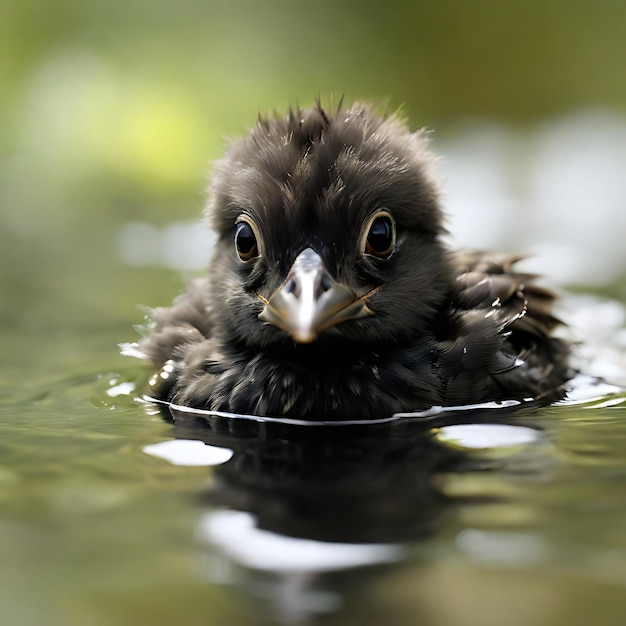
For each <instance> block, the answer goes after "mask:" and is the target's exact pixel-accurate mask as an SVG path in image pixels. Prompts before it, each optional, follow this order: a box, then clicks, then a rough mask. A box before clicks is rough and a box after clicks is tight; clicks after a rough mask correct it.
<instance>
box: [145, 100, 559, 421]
mask: <svg viewBox="0 0 626 626" xmlns="http://www.w3.org/2000/svg"><path fill="white" fill-rule="evenodd" d="M434 162H435V158H434V157H433V156H432V155H431V153H430V152H429V151H428V150H427V137H426V134H425V133H424V132H423V131H418V132H417V133H411V132H409V131H408V130H407V128H406V127H405V125H404V124H403V123H402V122H400V121H399V120H398V119H397V118H395V117H384V116H379V115H377V114H375V113H374V112H372V110H371V109H369V108H368V107H365V106H360V105H354V106H352V107H351V108H343V107H341V106H340V107H339V108H338V109H337V110H336V111H334V112H331V113H327V112H326V111H325V110H324V109H323V108H322V106H321V105H320V104H319V103H317V104H316V105H315V106H314V107H312V108H311V109H308V110H300V109H298V110H296V111H290V112H289V114H288V116H287V117H286V118H285V119H260V120H259V121H258V123H257V125H256V127H255V128H254V129H253V131H252V132H251V133H250V135H249V136H248V137H246V138H244V139H241V140H238V141H236V142H234V143H233V144H232V145H231V146H230V149H229V150H228V152H227V154H226V156H225V157H224V158H223V159H222V160H221V161H219V162H218V163H217V164H216V167H215V172H214V177H213V181H212V184H211V187H210V190H209V204H208V208H207V214H208V217H209V219H210V222H211V224H212V226H213V228H214V229H215V230H216V231H217V234H218V242H217V244H216V246H215V248H214V250H213V256H212V259H211V262H210V265H209V270H208V275H207V276H205V277H204V278H200V279H197V280H195V281H193V282H192V283H190V285H189V286H188V289H187V291H186V292H185V293H184V294H183V295H181V296H179V298H178V299H177V300H175V302H174V303H173V305H172V306H171V307H168V308H160V309H156V310H155V311H154V312H153V316H152V317H153V319H152V325H151V329H150V332H149V334H148V336H147V337H145V338H144V339H143V340H142V341H141V342H140V349H141V350H142V351H143V353H144V354H145V355H146V356H147V357H149V358H150V359H151V360H152V361H153V363H154V364H155V366H156V367H157V368H161V370H160V372H159V373H158V374H157V375H156V376H155V377H154V379H153V390H154V393H155V394H156V395H158V396H160V397H164V398H167V399H171V400H174V401H175V402H176V403H178V404H183V405H188V406H192V407H197V408H203V409H209V410H216V411H228V412H234V413H244V414H254V415H269V416H276V417H280V416H288V417H296V418H300V419H311V420H316V419H320V420H333V419H368V418H378V417H386V416H388V415H391V414H393V413H398V412H407V411H416V410H420V409H424V408H427V407H430V406H433V405H437V406H441V405H460V404H471V403H477V402H484V401H490V400H504V399H527V398H533V399H536V400H544V401H550V400H553V399H556V398H558V397H560V396H562V395H563V393H564V392H563V385H564V383H565V382H566V380H567V379H568V377H569V376H570V375H571V373H570V369H569V366H568V363H567V355H568V345H567V343H566V342H564V341H563V340H561V339H558V338H556V337H554V336H553V335H552V331H553V329H554V328H555V326H556V325H557V324H558V321H557V320H556V319H555V317H554V316H553V315H552V312H551V307H552V304H553V301H554V296H553V294H552V293H551V292H549V291H547V290H545V289H543V288H541V287H539V286H537V285H535V283H534V278H535V277H534V276H531V275H529V274H525V273H522V272H518V271H516V269H515V267H514V264H515V262H516V261H517V260H519V258H518V257H515V256H512V255H503V254H487V253H481V252H471V251H457V252H451V251H449V250H447V248H446V247H445V245H444V243H443V242H442V240H441V237H442V235H443V233H444V228H443V212H442V210H441V208H440V202H439V190H438V185H437V183H436V179H435V177H434V172H433V165H434Z"/></svg>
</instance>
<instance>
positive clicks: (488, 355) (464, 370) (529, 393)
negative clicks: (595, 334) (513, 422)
mask: <svg viewBox="0 0 626 626" xmlns="http://www.w3.org/2000/svg"><path fill="white" fill-rule="evenodd" d="M522 258H523V257H520V256H516V255H510V254H509V255H507V254H498V253H484V252H480V251H467V250H462V251H459V252H456V253H453V254H452V255H451V264H452V266H453V268H454V269H455V274H456V277H455V279H454V281H453V286H452V292H451V296H450V312H451V313H450V319H449V321H448V326H447V328H446V333H445V339H443V341H442V342H441V344H440V348H441V349H440V351H439V356H438V359H437V366H438V368H439V370H440V372H441V378H442V380H443V381H445V386H446V390H445V395H446V398H447V401H448V402H456V401H458V402H467V398H474V399H475V400H481V396H484V397H498V396H501V397H509V398H510V397H518V398H525V397H533V398H538V397H541V396H542V395H545V394H546V393H549V392H552V391H554V390H555V388H560V384H561V382H562V380H564V371H565V370H566V369H567V358H566V354H567V344H566V343H565V342H564V341H563V340H561V339H557V338H555V337H553V336H552V331H553V330H554V329H555V328H556V327H557V326H558V325H559V324H560V321H559V320H558V319H557V318H556V317H555V316H554V314H553V312H552V307H553V304H554V302H555V299H556V296H555V294H554V293H553V292H551V291H550V290H548V289H545V288H543V287H540V286H538V285H536V284H535V282H534V281H535V280H536V278H537V277H536V276H535V275H533V274H529V273H525V272H521V271H517V269H516V268H515V264H516V263H517V262H518V261H520V260H521V259H522ZM485 372H486V373H487V374H488V375H486V376H485Z"/></svg>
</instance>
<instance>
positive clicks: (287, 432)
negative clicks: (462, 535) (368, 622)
mask: <svg viewBox="0 0 626 626" xmlns="http://www.w3.org/2000/svg"><path fill="white" fill-rule="evenodd" d="M511 404H512V405H514V406H511V407H507V406H506V405H504V406H500V407H497V406H493V405H492V406H490V407H489V408H482V409H481V408H475V409H471V408H468V409H467V410H465V411H464V410H456V409H455V410H452V411H445V410H444V411H441V412H438V411H436V410H433V411H426V412H424V413H423V414H422V415H421V417H420V418H419V419H414V418H410V417H406V418H402V417H392V418H386V419H381V420H367V421H365V420H364V421H350V422H335V423H320V422H311V421H300V420H293V419H292V420H289V419H271V418H270V419H267V418H265V419H263V418H258V417H247V416H240V415H230V416H229V415H226V414H217V413H212V412H209V411H198V410H194V409H190V408H189V407H184V406H176V405H171V404H169V403H163V402H156V403H154V404H149V405H148V406H152V407H155V406H156V407H158V408H159V410H160V411H161V414H162V415H163V417H164V418H166V419H167V420H168V421H171V422H172V423H173V424H174V429H175V430H174V434H175V436H176V437H177V438H179V439H181V440H193V443H194V444H197V442H198V441H201V442H204V444H206V446H211V447H212V449H213V450H214V451H218V456H221V457H222V458H221V461H220V464H218V465H216V466H215V468H214V470H213V471H214V476H213V481H212V486H211V488H210V489H209V491H208V492H207V494H206V496H207V497H208V502H209V505H210V510H209V511H207V512H205V513H204V514H203V516H202V518H201V520H200V521H199V523H198V536H199V538H200V539H201V541H202V542H203V543H204V544H205V545H207V546H209V554H208V558H207V564H206V570H205V571H206V577H207V578H208V579H209V580H210V581H211V582H212V583H226V584H232V585H235V586H237V587H242V588H244V589H246V591H247V592H248V593H250V594H251V595H254V596H257V597H259V596H260V597H261V598H262V600H263V601H264V602H267V603H268V604H269V605H270V607H269V610H270V612H271V614H272V619H276V620H279V621H281V622H283V623H300V622H302V621H303V620H306V619H308V618H309V617H312V616H314V615H316V614H320V613H325V612H330V611H335V610H337V609H338V608H339V607H340V606H341V605H342V603H344V602H345V601H346V599H347V598H348V597H349V596H350V593H351V592H350V588H351V586H352V585H353V584H354V581H355V577H357V578H361V577H367V576H369V575H373V574H376V573H379V572H380V569H381V568H388V567H393V566H394V564H395V566H396V567H397V564H398V563H400V562H403V561H405V560H406V559H407V558H408V557H409V554H410V550H411V546H412V545H414V544H415V543H416V542H419V541H420V540H423V539H425V538H428V537H432V536H433V535H434V534H435V533H437V531H438V529H439V528H440V527H441V526H442V524H443V522H444V520H445V519H446V517H447V516H449V515H453V514H454V510H455V506H458V505H459V504H460V503H461V502H462V501H463V499H462V498H459V497H458V496H451V495H447V494H446V493H445V477H446V476H449V475H454V474H459V473H464V472H472V471H484V470H489V469H495V468H496V467H501V465H502V460H501V459H500V460H499V461H498V462H497V463H495V462H494V461H493V460H488V459H487V458H486V457H484V456H483V455H481V454H475V453H472V452H470V451H469V450H468V449H467V448H465V449H463V447H462V446H457V445H450V444H448V443H446V442H445V441H443V438H442V437H441V434H442V433H443V432H444V431H445V430H446V429H447V428H449V427H451V425H459V424H468V425H474V426H475V425H478V424H481V423H483V424H492V425H494V427H495V428H505V426H504V425H506V424H509V425H513V426H514V427H515V428H516V429H517V431H519V432H523V431H528V432H532V433H534V435H536V440H537V441H538V440H540V439H541V434H540V432H539V431H537V430H530V429H529V428H528V427H527V426H524V424H526V423H528V422H527V416H528V411H529V410H530V409H532V408H534V405H532V403H529V404H527V405H526V404H519V403H511ZM497 437H498V434H497V431H495V435H494V437H493V438H492V441H491V443H490V444H486V445H493V446H498V445H505V446H506V445H512V444H513V443H514V442H512V441H508V442H507V441H506V440H505V441H500V442H498V441H497V440H496V439H497ZM224 451H232V455H231V454H229V453H225V452H224ZM182 462H183V463H184V462H185V461H184V459H183V461H182ZM533 471H536V472H541V471H545V468H542V467H541V466H536V467H535V468H534V470H533ZM488 497H491V496H488V495H485V496H484V498H488ZM347 572H349V576H345V574H346V573H347Z"/></svg>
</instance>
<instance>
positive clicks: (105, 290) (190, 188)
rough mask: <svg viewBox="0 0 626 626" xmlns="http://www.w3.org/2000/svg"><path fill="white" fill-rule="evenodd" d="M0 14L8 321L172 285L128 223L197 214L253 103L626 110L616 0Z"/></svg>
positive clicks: (225, 4)
mask: <svg viewBox="0 0 626 626" xmlns="http://www.w3.org/2000/svg"><path fill="white" fill-rule="evenodd" d="M1 16H2V19H1V20H0V94H1V95H0V130H1V132H0V233H1V235H2V241H1V242H0V288H1V289H2V293H3V294H4V297H3V298H2V300H1V301H0V321H1V322H4V324H5V326H6V325H11V324H17V323H19V324H21V325H24V324H27V323H31V324H34V325H38V326H41V325H42V324H43V325H44V326H45V325H46V324H53V323H55V324H62V323H69V324H72V323H74V322H75V321H76V320H79V319H80V320H83V322H84V321H85V320H86V319H94V320H98V319H110V318H111V316H113V317H116V318H125V319H127V318H128V316H129V307H130V306H132V304H134V303H135V302H136V301H137V300H138V299H139V300H144V299H145V298H147V299H148V300H151V298H152V296H154V299H153V301H154V302H158V301H161V302H163V301H167V298H169V297H170V296H171V294H173V293H175V292H176V291H177V290H178V287H179V285H180V280H178V279H174V278H172V279H169V278H167V279H164V274H163V273H162V274H161V275H160V279H159V280H156V281H155V280H154V275H153V274H150V272H148V270H143V269H142V270H140V269H129V268H127V267H124V265H123V263H122V262H121V261H120V259H119V258H118V255H117V254H116V249H115V245H116V243H115V241H116V236H117V232H118V230H119V228H120V225H121V224H123V223H126V222H129V221H138V220H139V221H140V220H145V221H149V222H152V223H155V224H164V223H166V222H168V221H171V220H176V219H195V218H196V216H198V215H199V213H200V211H201V207H202V204H203V190H204V187H205V184H206V183H205V180H206V178H207V172H208V169H209V165H208V164H209V162H210V161H211V160H212V159H214V158H216V157H217V156H219V154H220V153H221V151H222V149H223V146H224V142H225V139H224V138H225V137H227V136H233V135H240V134H241V133H243V132H245V131H246V129H247V128H248V127H249V126H250V125H252V124H253V123H254V121H255V117H256V115H257V112H258V111H260V112H263V113H266V112H271V111H272V110H273V109H276V110H278V111H284V109H285V107H286V106H287V105H288V104H289V103H291V104H295V103H300V104H302V105H308V104H310V103H311V101H312V100H313V99H314V98H315V97H316V96H318V95H320V96H321V97H322V98H323V100H324V101H325V102H331V100H334V101H335V102H337V101H338V99H339V98H340V97H341V96H342V95H343V94H345V96H346V99H347V100H348V101H352V100H355V99H368V100H375V101H380V102H383V103H386V105H387V106H388V107H389V108H390V109H396V108H397V107H399V106H403V108H404V111H405V113H406V114H407V115H408V116H409V117H410V118H411V121H412V123H413V124H414V125H421V124H425V125H428V126H431V127H436V128H437V129H438V130H439V132H440V133H446V132H447V131H449V130H450V129H452V128H454V125H455V123H456V122H457V121H458V120H460V119H462V118H468V117H470V118H475V117H482V118H491V119H496V120H502V121H506V122H510V123H519V124H523V123H525V122H528V121H532V120H535V119H537V118H540V117H544V116H549V115H553V114H556V113H559V112H562V111H565V110H568V109H572V108H577V107H585V106H590V105H597V104H600V105H607V106H611V107H613V108H615V109H618V110H620V109H622V110H623V109H626V74H625V73H624V72H623V70H622V67H621V62H622V59H623V58H624V51H625V49H626V5H623V4H622V3H619V2H614V1H611V0H603V1H600V2H597V1H592V0H573V1H572V0H568V1H565V0H548V1H546V2H539V1H538V0H521V1H517V2H507V3H503V2H498V1H497V0H475V1H474V2H463V1H462V0H443V1H435V0H431V1H425V2H412V3H411V2H405V1H404V0H388V1H387V2H380V1H378V2H376V1H369V2H367V1H365V2H357V1H356V0H345V1H343V2H335V1H333V2H331V1H330V0H318V2H316V3H310V2H307V3H305V2H299V1H297V0H296V1H293V0H292V1H290V2H287V1H285V0H268V1H266V2H263V3H258V2H253V1H252V0H244V1H235V0H228V1H226V0H208V1H207V0H181V1H180V2H175V3H174V2H166V1H163V0H153V1H148V0H130V1H129V2H123V3H122V2H112V3H105V2H99V1H96V0H57V1H56V2H54V3H44V2H42V1H41V0H3V1H2V4H1ZM163 280H166V282H167V281H169V283H168V284H167V285H165V287H164V286H163V284H162V283H163ZM140 284H141V285H142V292H143V295H142V297H138V296H137V295H136V290H137V286H138V285H140ZM145 286H149V289H148V290H147V293H146V291H143V288H144V287H145ZM157 293H158V296H157ZM42 312H45V316H42Z"/></svg>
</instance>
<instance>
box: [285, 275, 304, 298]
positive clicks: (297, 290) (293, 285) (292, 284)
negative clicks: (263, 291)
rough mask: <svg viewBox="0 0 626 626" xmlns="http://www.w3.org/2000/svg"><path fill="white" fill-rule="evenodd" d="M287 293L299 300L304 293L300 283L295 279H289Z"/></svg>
mask: <svg viewBox="0 0 626 626" xmlns="http://www.w3.org/2000/svg"><path fill="white" fill-rule="evenodd" d="M285 292H286V293H292V294H293V295H294V296H295V297H296V298H299V297H300V294H301V293H302V289H301V287H300V281H298V280H296V279H295V278H291V279H289V280H288V281H287V284H286V285H285Z"/></svg>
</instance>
